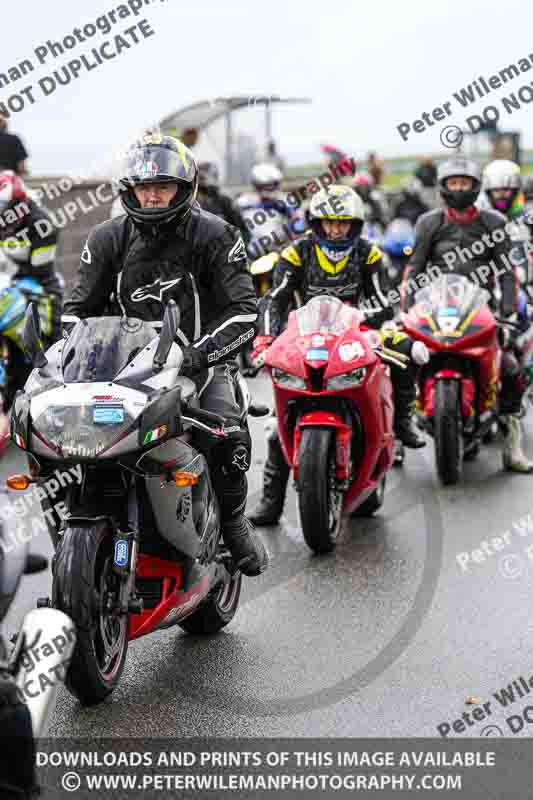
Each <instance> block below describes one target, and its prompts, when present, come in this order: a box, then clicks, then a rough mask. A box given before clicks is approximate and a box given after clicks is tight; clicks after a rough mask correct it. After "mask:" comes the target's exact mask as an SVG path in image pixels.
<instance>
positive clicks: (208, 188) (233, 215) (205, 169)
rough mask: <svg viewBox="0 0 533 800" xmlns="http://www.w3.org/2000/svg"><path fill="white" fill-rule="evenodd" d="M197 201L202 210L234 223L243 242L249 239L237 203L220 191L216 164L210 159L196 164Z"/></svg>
mask: <svg viewBox="0 0 533 800" xmlns="http://www.w3.org/2000/svg"><path fill="white" fill-rule="evenodd" d="M198 202H199V203H200V206H201V207H202V208H203V209H204V211H209V212H210V213H211V214H216V215H217V217H222V219H225V220H226V222H229V224H230V225H234V226H235V227H236V228H238V229H239V230H240V232H241V233H242V238H243V239H244V243H245V244H248V242H249V240H250V231H249V230H248V228H247V227H246V223H245V221H244V219H243V217H242V214H241V212H240V211H239V208H238V207H237V204H236V203H234V202H233V200H232V199H231V197H229V196H228V195H227V194H224V193H223V192H221V191H220V178H219V174H218V168H217V165H216V164H214V163H213V162H212V161H201V162H200V163H199V164H198Z"/></svg>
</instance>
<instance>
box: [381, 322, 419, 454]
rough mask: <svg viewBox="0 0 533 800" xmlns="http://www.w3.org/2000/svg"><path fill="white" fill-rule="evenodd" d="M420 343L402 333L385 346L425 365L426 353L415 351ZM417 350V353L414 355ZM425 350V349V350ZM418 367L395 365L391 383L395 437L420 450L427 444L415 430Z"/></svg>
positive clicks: (386, 340)
mask: <svg viewBox="0 0 533 800" xmlns="http://www.w3.org/2000/svg"><path fill="white" fill-rule="evenodd" d="M417 344H419V343H418V342H415V343H414V344H413V342H411V340H410V339H409V337H408V336H407V335H406V334H405V333H403V332H401V331H397V332H391V333H390V334H388V335H386V336H385V338H384V345H385V346H386V347H388V348H389V349H391V350H395V351H397V352H398V353H400V354H401V355H403V356H409V357H410V358H412V357H415V354H416V357H417V361H418V363H423V360H425V358H426V352H423V353H420V357H418V355H419V354H418V352H417V351H416V350H415V345H417ZM412 350H415V353H412ZM424 350H425V348H424ZM417 368H418V367H417V365H416V364H415V363H414V362H413V361H411V362H410V363H409V364H408V365H407V367H406V368H402V367H399V366H397V365H395V364H391V365H390V374H391V381H392V385H393V388H394V435H395V437H396V439H398V440H399V441H400V442H401V443H402V444H403V445H405V447H408V448H411V449H418V448H420V447H425V446H426V442H425V441H424V439H422V438H421V437H420V436H418V434H417V433H416V431H415V430H414V428H413V426H412V425H413V413H414V406H415V399H416V382H415V381H416V372H417Z"/></svg>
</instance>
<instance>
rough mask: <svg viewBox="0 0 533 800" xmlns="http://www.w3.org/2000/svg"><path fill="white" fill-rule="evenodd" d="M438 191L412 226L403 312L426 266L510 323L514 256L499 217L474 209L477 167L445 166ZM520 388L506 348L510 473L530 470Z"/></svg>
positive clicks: (458, 161)
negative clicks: (487, 300)
mask: <svg viewBox="0 0 533 800" xmlns="http://www.w3.org/2000/svg"><path fill="white" fill-rule="evenodd" d="M439 187H440V193H441V196H442V198H443V200H444V202H445V203H446V207H445V208H444V209H435V210H433V211H429V212H427V213H426V214H423V215H422V216H421V217H420V219H419V220H418V222H417V225H416V229H415V248H414V252H413V255H412V258H411V260H410V263H409V266H408V268H407V270H406V273H405V277H404V306H405V307H406V308H409V307H410V306H411V305H412V303H413V302H414V293H415V291H416V286H417V282H416V279H417V277H418V276H419V275H422V274H423V273H425V272H426V269H427V267H428V266H429V264H430V263H431V264H432V265H433V266H434V267H436V268H438V269H439V270H440V271H441V272H443V273H447V272H450V271H453V272H455V273H458V274H460V275H464V276H466V277H471V279H472V280H474V281H476V282H477V283H479V282H480V281H481V283H485V288H486V289H487V290H488V291H490V292H491V294H492V298H493V300H492V302H493V308H494V309H497V310H498V311H499V312H500V314H501V316H502V317H505V318H509V317H513V315H515V313H516V310H517V300H518V281H517V275H516V269H515V265H514V262H515V256H516V255H517V254H513V243H512V242H511V241H510V239H509V236H508V234H507V231H506V230H505V225H506V220H505V217H504V216H503V215H502V214H500V213H499V212H497V211H493V210H489V209H481V210H480V209H478V208H477V207H476V206H475V205H474V203H475V201H476V199H477V197H478V195H479V192H480V189H481V175H480V170H479V167H478V165H477V164H476V163H475V162H473V161H469V160H467V159H465V158H455V159H452V160H451V161H447V162H445V163H444V164H442V165H441V166H440V168H439ZM498 288H499V292H497V291H496V290H497V289H498ZM525 386H526V384H525V381H524V380H523V377H522V372H521V368H520V365H519V363H518V360H517V358H516V356H515V354H514V353H513V350H512V348H507V349H506V350H505V351H504V354H503V360H502V388H501V394H500V413H501V414H502V417H501V423H502V429H503V431H504V434H505V438H504V450H503V461H504V466H505V467H506V468H507V469H509V470H512V471H514V472H531V470H533V464H531V463H530V462H529V461H528V460H527V458H526V456H525V455H524V453H523V451H522V445H521V428H520V422H519V419H518V416H517V415H518V414H519V413H520V409H521V401H522V395H523V393H524V390H525Z"/></svg>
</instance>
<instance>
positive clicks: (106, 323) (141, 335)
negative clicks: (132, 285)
mask: <svg viewBox="0 0 533 800" xmlns="http://www.w3.org/2000/svg"><path fill="white" fill-rule="evenodd" d="M157 335H158V331H157V330H156V328H155V327H154V325H153V323H150V322H143V321H142V320H140V319H134V318H131V317H89V318H88V319H84V320H81V321H80V322H78V323H77V325H76V326H75V328H74V329H73V330H72V332H71V334H70V336H69V338H68V340H67V342H66V344H65V347H64V348H63V358H62V366H63V380H64V382H65V383H91V382H96V381H112V380H113V379H114V378H115V377H116V376H117V375H118V374H119V372H120V371H121V370H122V369H124V367H126V366H127V365H128V364H129V363H130V362H131V361H132V360H133V359H134V358H135V356H136V355H137V354H138V353H140V352H141V350H143V349H144V348H145V347H146V346H147V345H148V344H150V342H151V341H152V340H153V339H154V337H156V336H157Z"/></svg>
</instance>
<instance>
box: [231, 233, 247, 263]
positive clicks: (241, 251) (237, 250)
mask: <svg viewBox="0 0 533 800" xmlns="http://www.w3.org/2000/svg"><path fill="white" fill-rule="evenodd" d="M241 258H246V245H245V244H244V239H243V238H242V236H240V237H239V238H238V240H237V241H236V242H235V244H234V245H233V247H232V248H231V250H230V251H229V253H228V264H232V263H233V262H234V261H240V260H241Z"/></svg>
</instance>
